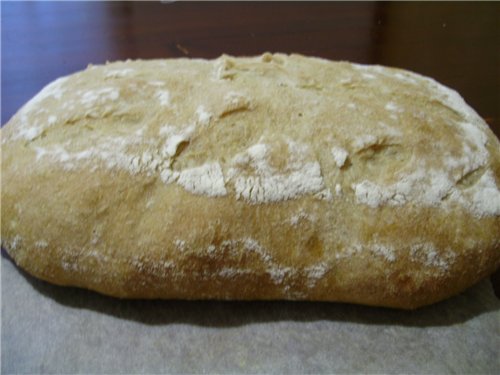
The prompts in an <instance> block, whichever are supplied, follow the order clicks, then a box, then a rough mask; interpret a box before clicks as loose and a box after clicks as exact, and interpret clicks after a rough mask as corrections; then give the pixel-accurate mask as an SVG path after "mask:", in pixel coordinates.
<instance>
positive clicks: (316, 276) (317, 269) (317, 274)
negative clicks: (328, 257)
mask: <svg viewBox="0 0 500 375" xmlns="http://www.w3.org/2000/svg"><path fill="white" fill-rule="evenodd" d="M329 269H330V267H329V266H328V265H327V264H326V263H324V262H322V263H318V264H315V265H314V266H310V267H306V268H305V269H304V271H305V274H306V277H307V282H306V285H307V287H308V288H309V289H312V288H314V287H315V286H316V284H317V283H318V281H319V280H321V279H322V278H323V277H324V276H325V275H326V273H327V272H328V270H329Z"/></svg>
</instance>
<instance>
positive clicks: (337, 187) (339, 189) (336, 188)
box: [335, 184, 342, 196]
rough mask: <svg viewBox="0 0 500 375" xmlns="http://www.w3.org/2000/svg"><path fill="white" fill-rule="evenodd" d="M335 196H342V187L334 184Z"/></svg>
mask: <svg viewBox="0 0 500 375" xmlns="http://www.w3.org/2000/svg"><path fill="white" fill-rule="evenodd" d="M335 194H336V195H337V196H340V195H342V186H341V185H340V184H335Z"/></svg>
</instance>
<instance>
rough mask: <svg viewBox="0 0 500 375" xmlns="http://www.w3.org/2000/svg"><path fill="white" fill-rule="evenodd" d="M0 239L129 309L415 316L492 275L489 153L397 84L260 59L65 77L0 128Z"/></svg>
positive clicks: (473, 135) (39, 266) (391, 78)
mask: <svg viewBox="0 0 500 375" xmlns="http://www.w3.org/2000/svg"><path fill="white" fill-rule="evenodd" d="M1 132H2V133H1V135H2V153H3V163H2V177H3V178H2V245H3V246H4V248H5V249H6V250H7V252H8V253H9V254H10V256H11V257H12V259H13V260H14V261H15V262H16V263H17V264H18V265H19V266H20V267H22V268H23V269H25V270H27V271H28V272H29V273H31V274H33V275H35V276H36V277H39V278H41V279H44V280H47V281H50V282H52V283H56V284H60V285H73V286H79V287H84V288H88V289H92V290H96V291H98V292H101V293H104V294H108V295H112V296H117V297H123V298H182V299H208V298H210V299H240V300H252V299H298V300H321V301H343V302H353V303H361V304H369V305H379V306H390V307H400V308H415V307H419V306H423V305H426V304H430V303H434V302H437V301H439V300H442V299H444V298H447V297H449V296H451V295H453V294H456V293H459V292H460V291H462V290H463V289H465V288H467V287H468V286H470V285H472V284H473V283H475V282H477V281H478V280H480V279H481V278H483V277H486V276H487V275H489V274H491V273H492V272H493V271H495V269H497V268H498V266H499V264H500V191H499V189H498V186H499V184H500V144H499V141H498V139H497V138H496V137H495V136H494V134H493V133H492V132H491V130H490V129H489V128H488V126H487V125H486V123H485V122H484V121H483V120H482V119H481V118H480V117H479V116H478V115H477V113H476V112H475V111H474V110H473V109H472V108H470V107H469V106H468V105H467V104H466V103H465V102H464V100H463V99H462V98H461V97H460V95H459V94H457V93H456V92H455V91H453V90H451V89H449V88H447V87H445V86H443V85H441V84H439V83H438V82H436V81H434V80H432V79H430V78H427V77H423V76H420V75H417V74H415V73H411V72H408V71H404V70H400V69H394V68H387V67H382V66H368V65H358V64H351V63H347V62H332V61H328V60H323V59H318V58H311V57H304V56H301V55H284V54H269V53H266V54H264V55H262V56H258V57H248V58H236V57H230V56H226V55H223V56H221V57H220V58H218V59H215V60H201V59H167V60H151V61H141V60H137V61H125V62H115V63H110V64H106V65H104V66H89V67H88V68H87V69H86V70H85V71H82V72H78V73H75V74H73V75H71V76H68V77H63V78H59V79H58V80H56V81H54V82H52V83H51V84H49V85H48V86H46V87H45V88H44V89H43V90H42V91H41V92H40V93H39V94H38V95H36V96H35V97H34V98H33V99H32V100H30V101H29V102H28V103H27V104H26V105H25V106H24V107H23V108H21V109H20V111H19V112H18V113H17V114H16V115H15V116H14V117H13V118H12V119H11V120H10V121H9V122H8V123H7V124H6V126H5V127H4V128H3V129H2V130H1Z"/></svg>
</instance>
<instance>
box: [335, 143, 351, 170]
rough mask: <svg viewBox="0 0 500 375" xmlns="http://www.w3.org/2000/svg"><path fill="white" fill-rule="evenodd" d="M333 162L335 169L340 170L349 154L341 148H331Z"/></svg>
mask: <svg viewBox="0 0 500 375" xmlns="http://www.w3.org/2000/svg"><path fill="white" fill-rule="evenodd" d="M331 151H332V156H333V160H334V161H335V164H336V165H337V167H339V168H342V167H343V166H344V164H345V162H346V160H347V157H348V156H349V153H348V152H347V151H346V150H345V149H343V148H342V147H332V150H331Z"/></svg>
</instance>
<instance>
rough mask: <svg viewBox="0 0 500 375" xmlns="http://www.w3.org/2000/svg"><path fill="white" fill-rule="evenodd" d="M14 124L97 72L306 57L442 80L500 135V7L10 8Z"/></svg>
mask: <svg viewBox="0 0 500 375" xmlns="http://www.w3.org/2000/svg"><path fill="white" fill-rule="evenodd" d="M1 6H2V113H1V114H2V118H1V122H2V125H3V124H5V123H6V122H7V121H8V120H9V118H10V117H11V116H12V115H13V114H14V113H15V112H16V111H17V110H18V109H19V108H20V107H21V106H22V105H23V104H24V103H25V102H26V101H27V100H29V99H30V98H31V97H33V96H34V95H35V94H36V93H37V92H38V91H39V90H40V89H41V88H42V87H43V86H44V85H45V84H47V83H49V82H50V81H52V80H54V79H55V78H57V77H59V76H62V75H66V74H69V73H72V72H75V71H77V70H81V69H84V68H85V67H86V66H87V64H89V63H93V64H97V63H103V62H105V61H106V60H108V61H113V60H119V59H127V58H130V59H136V58H144V59H145V58H165V57H179V56H189V57H205V58H214V57H217V56H219V55H220V54H222V53H227V54H232V55H255V54H260V53H262V52H265V51H271V52H286V53H291V52H297V53H302V54H305V55H313V56H319V57H325V58H330V59H337V60H349V61H353V62H358V63H377V64H384V65H389V66H396V67H400V68H406V69H410V70H412V71H415V72H418V73H421V74H424V75H428V76H431V77H433V78H435V79H437V80H438V81H440V82H442V83H444V84H445V85H447V86H450V87H452V88H454V89H456V90H457V91H459V92H460V93H461V95H462V96H463V97H464V98H465V100H466V101H467V102H468V103H469V104H470V105H471V106H472V107H473V108H475V109H476V110H477V111H478V113H479V114H480V115H481V116H482V117H483V118H485V119H486V121H487V122H488V123H489V124H490V126H491V127H492V128H493V130H494V131H495V132H496V134H497V135H500V118H499V107H500V106H499V104H500V99H499V86H500V85H499V83H500V82H499V67H500V64H499V52H500V48H499V46H500V28H499V23H498V20H499V16H500V3H495V2H492V3H406V2H405V3H386V2H384V3H374V2H369V3H363V2H350V3H342V2H317V3H316V2H224V3H217V2H212V3H195V2H189V3H183V2H147V3H139V2H123V3H121V2H71V3H64V2H20V3H14V2H7V3H6V2H2V4H1Z"/></svg>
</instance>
